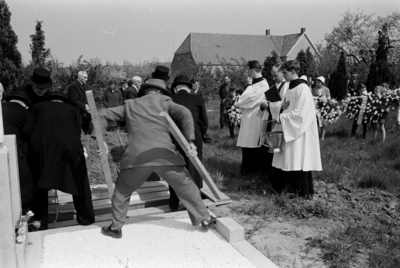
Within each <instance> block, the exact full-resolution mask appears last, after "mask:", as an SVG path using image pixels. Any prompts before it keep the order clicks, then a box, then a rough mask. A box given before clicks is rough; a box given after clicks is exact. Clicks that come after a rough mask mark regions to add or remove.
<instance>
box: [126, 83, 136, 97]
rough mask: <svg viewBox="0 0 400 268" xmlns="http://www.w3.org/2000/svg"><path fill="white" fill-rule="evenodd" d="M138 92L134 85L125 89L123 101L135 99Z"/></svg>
mask: <svg viewBox="0 0 400 268" xmlns="http://www.w3.org/2000/svg"><path fill="white" fill-rule="evenodd" d="M138 92H139V90H138V89H137V87H135V86H134V85H132V86H130V87H128V88H127V89H126V94H125V99H126V100H131V99H135V98H136V96H137V94H138Z"/></svg>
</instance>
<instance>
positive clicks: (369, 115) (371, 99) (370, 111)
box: [363, 94, 389, 123]
mask: <svg viewBox="0 0 400 268" xmlns="http://www.w3.org/2000/svg"><path fill="white" fill-rule="evenodd" d="M388 103H389V99H388V98H386V97H384V96H379V95H375V94H372V95H369V96H368V101H367V106H366V108H365V114H364V117H363V121H364V123H368V122H372V123H376V122H378V120H379V118H381V117H382V115H383V112H384V111H385V109H386V108H387V105H388Z"/></svg>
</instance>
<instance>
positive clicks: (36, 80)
mask: <svg viewBox="0 0 400 268" xmlns="http://www.w3.org/2000/svg"><path fill="white" fill-rule="evenodd" d="M29 80H31V82H32V83H33V84H34V85H36V86H38V87H40V88H49V87H51V86H52V85H53V81H52V80H51V77H50V72H49V71H48V70H46V69H45V68H35V69H34V70H33V74H32V75H31V76H30V77H29Z"/></svg>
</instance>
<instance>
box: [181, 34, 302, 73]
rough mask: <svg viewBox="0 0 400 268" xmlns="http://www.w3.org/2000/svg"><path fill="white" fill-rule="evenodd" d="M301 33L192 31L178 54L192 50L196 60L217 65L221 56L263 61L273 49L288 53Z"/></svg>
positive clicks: (229, 58)
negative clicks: (242, 33)
mask: <svg viewBox="0 0 400 268" xmlns="http://www.w3.org/2000/svg"><path fill="white" fill-rule="evenodd" d="M302 36H303V34H301V33H297V34H289V35H283V36H276V35H272V36H271V35H235V34H210V33H190V34H189V35H188V36H187V37H186V39H185V40H184V41H183V43H182V44H181V46H180V47H179V48H178V49H177V51H176V52H175V55H179V54H186V53H192V55H193V57H194V59H195V61H196V62H197V63H204V64H208V63H211V64H214V65H220V62H219V60H218V58H219V59H220V60H222V59H225V60H226V61H227V63H231V64H234V65H235V64H236V61H235V60H238V61H239V62H241V58H244V59H245V60H258V61H260V62H264V60H265V58H266V57H268V56H270V55H271V52H272V51H273V50H275V51H276V52H277V53H278V55H280V56H287V54H288V53H289V52H290V50H291V49H292V48H293V46H294V45H295V44H296V42H297V41H298V40H299V39H300V37H302ZM217 56H218V57H217ZM234 59H235V60H234Z"/></svg>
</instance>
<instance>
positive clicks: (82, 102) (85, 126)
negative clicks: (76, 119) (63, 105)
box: [67, 71, 93, 134]
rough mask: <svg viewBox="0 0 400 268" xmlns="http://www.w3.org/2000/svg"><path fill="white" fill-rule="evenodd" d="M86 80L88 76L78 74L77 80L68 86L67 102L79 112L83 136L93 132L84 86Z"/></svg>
mask: <svg viewBox="0 0 400 268" xmlns="http://www.w3.org/2000/svg"><path fill="white" fill-rule="evenodd" d="M87 80H88V74H87V73H86V72H85V71H80V72H79V73H78V79H77V80H75V81H74V82H72V83H71V85H69V86H68V89H67V90H68V99H69V102H70V103H71V104H72V105H73V106H75V107H76V108H78V109H79V110H80V111H81V115H82V130H83V132H84V133H85V134H91V133H92V131H93V124H92V123H91V121H92V117H91V115H90V111H89V105H88V101H87V98H86V93H85V91H86V88H85V84H86V82H87Z"/></svg>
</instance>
